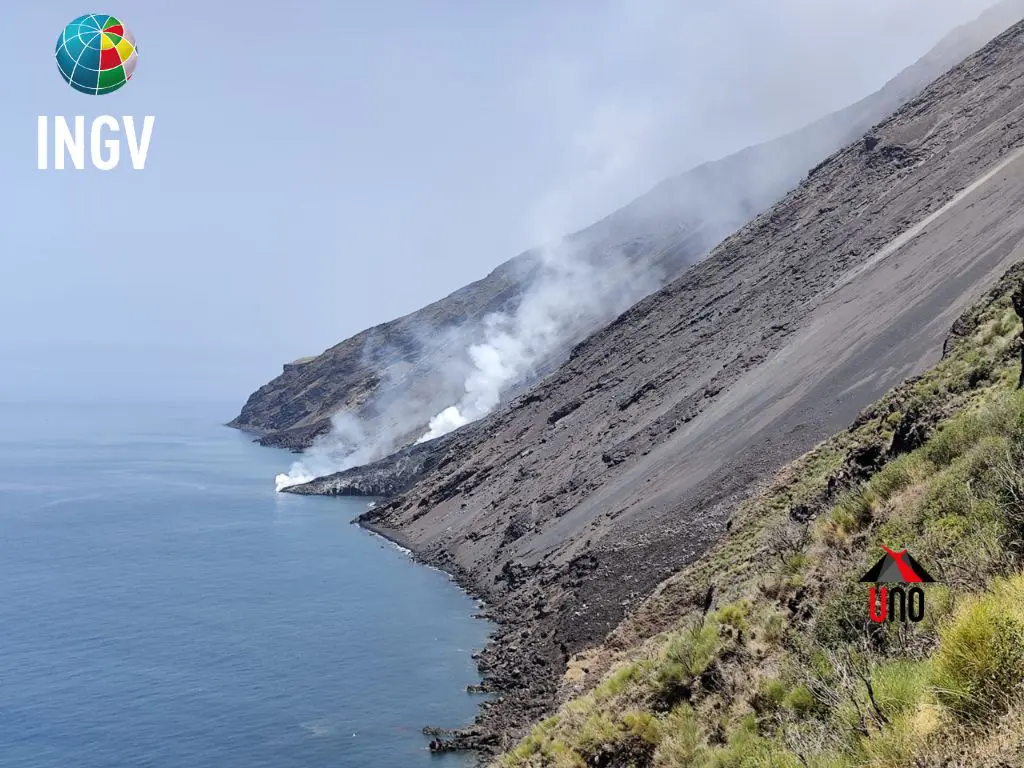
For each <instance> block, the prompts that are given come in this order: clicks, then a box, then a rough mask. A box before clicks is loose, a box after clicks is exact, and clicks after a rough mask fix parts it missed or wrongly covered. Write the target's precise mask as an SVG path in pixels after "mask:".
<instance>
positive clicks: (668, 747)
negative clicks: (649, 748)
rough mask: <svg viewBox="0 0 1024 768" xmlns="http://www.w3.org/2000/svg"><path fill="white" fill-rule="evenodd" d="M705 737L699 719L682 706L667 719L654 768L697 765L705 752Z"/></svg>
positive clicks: (680, 767) (678, 767) (656, 753)
mask: <svg viewBox="0 0 1024 768" xmlns="http://www.w3.org/2000/svg"><path fill="white" fill-rule="evenodd" d="M703 741H704V739H703V736H702V734H701V728H700V725H699V724H698V723H697V717H696V715H694V713H693V710H692V709H691V708H690V707H689V705H687V704H682V705H680V706H678V707H676V708H675V709H673V710H672V712H671V713H670V714H669V716H668V717H667V718H665V722H664V724H663V725H662V739H661V743H660V744H659V745H658V748H657V749H656V750H655V752H654V760H653V765H654V768H682V767H683V766H690V765H694V764H697V759H698V757H699V756H700V754H701V753H702V752H703Z"/></svg>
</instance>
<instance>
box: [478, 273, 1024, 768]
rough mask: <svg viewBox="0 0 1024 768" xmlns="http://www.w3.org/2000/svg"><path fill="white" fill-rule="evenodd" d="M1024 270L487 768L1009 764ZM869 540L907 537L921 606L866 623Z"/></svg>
mask: <svg viewBox="0 0 1024 768" xmlns="http://www.w3.org/2000/svg"><path fill="white" fill-rule="evenodd" d="M1022 274H1024V269H1016V268H1015V269H1014V270H1011V273H1010V274H1009V275H1008V276H1007V277H1006V278H1004V280H1003V281H1002V282H1001V283H1000V286H999V287H998V289H997V290H995V291H993V292H992V294H990V295H989V296H988V297H987V298H986V300H985V301H983V302H981V303H979V305H977V306H976V307H974V308H972V309H971V310H970V311H969V312H968V313H966V314H965V315H964V316H963V317H962V318H961V319H960V320H959V321H958V323H957V326H956V335H954V336H953V337H951V343H950V345H949V348H948V349H947V354H946V356H945V358H944V359H943V360H942V361H941V362H939V363H938V364H937V365H936V366H935V367H934V368H932V369H931V370H930V371H928V372H927V373H925V374H924V375H923V376H920V377H918V378H916V379H912V380H910V381H907V382H905V383H904V384H903V385H901V386H899V387H897V388H896V389H894V390H893V391H892V392H890V393H889V394H888V395H886V396H885V397H884V398H883V399H882V400H880V401H879V402H878V403H876V404H875V405H874V406H872V407H871V408H868V409H866V410H865V411H864V412H863V413H862V414H861V416H860V417H859V418H858V419H857V421H856V422H855V424H854V425H853V426H852V427H851V428H850V429H849V430H848V431H846V432H843V433H841V434H839V435H836V436H835V437H833V438H832V439H830V440H828V441H826V442H825V443H823V444H821V445H819V446H818V447H817V448H815V449H814V450H813V451H811V452H810V453H808V454H807V455H806V456H803V457H802V458H800V459H799V460H797V461H796V462H794V463H793V464H791V465H790V466H789V467H786V468H785V469H783V470H782V471H781V472H780V473H779V474H778V476H777V477H776V478H775V480H774V481H773V483H772V484H771V485H770V487H768V488H767V489H766V490H765V491H764V492H763V493H761V494H760V495H759V496H758V497H756V498H754V499H751V500H749V501H748V502H746V503H744V504H743V505H742V506H741V508H740V509H739V510H738V512H737V514H736V516H735V517H734V520H733V523H734V524H733V526H732V530H731V531H730V534H729V535H728V536H727V538H726V539H725V540H723V541H722V542H721V543H720V544H719V545H718V546H717V547H716V548H715V549H714V550H712V551H711V552H709V553H708V554H707V555H706V556H705V557H704V558H702V559H701V560H700V561H699V562H698V563H696V564H694V566H692V567H691V568H688V569H687V570H685V571H684V572H682V573H680V574H677V575H676V576H673V577H672V578H671V579H670V580H669V581H668V582H666V584H665V585H663V588H662V589H660V590H658V591H657V592H656V593H655V594H654V595H652V596H651V598H649V599H648V601H647V602H646V603H645V604H644V605H643V606H641V608H640V609H639V610H638V611H637V612H636V613H635V614H634V615H633V616H631V617H630V618H629V619H628V620H627V622H626V624H627V625H628V626H625V627H624V628H620V630H622V633H623V634H622V636H624V637H630V638H640V639H642V642H639V643H638V644H637V645H636V647H634V648H633V649H632V650H631V651H629V652H626V653H623V652H613V651H611V650H607V651H605V652H604V656H603V657H601V655H600V654H597V655H595V656H594V658H604V660H605V661H604V667H603V669H605V670H607V672H606V673H605V674H604V675H603V678H602V679H601V681H600V682H599V683H598V684H596V685H594V686H593V687H591V689H590V690H589V692H588V693H586V694H584V695H581V696H579V697H577V698H575V699H572V700H570V701H568V702H567V703H566V704H565V705H563V706H562V707H561V709H560V710H559V712H558V713H557V714H556V715H555V716H554V717H552V718H550V719H548V720H546V721H544V722H543V723H541V724H539V725H538V726H536V727H535V728H534V729H533V731H532V732H531V733H530V735H529V736H528V737H527V738H526V739H524V740H523V741H522V742H521V743H520V744H519V745H518V746H516V747H515V748H514V749H512V751H510V752H508V753H507V754H505V755H504V756H502V757H501V758H500V759H499V761H498V763H497V765H499V766H502V768H543V767H547V766H551V767H553V768H586V767H587V766H633V767H634V768H646V767H648V766H652V767H654V768H682V766H699V768H729V767H735V768H791V767H792V768H798V767H806V768H856V767H861V766H925V765H936V766H938V765H947V764H948V765H954V764H956V765H992V766H995V765H1009V764H1020V762H1021V760H1022V758H1024V694H1022V689H1024V573H1021V565H1020V562H1019V555H1020V554H1021V552H1022V551H1024V393H1022V392H1018V391H1016V390H1015V385H1016V380H1017V375H1018V372H1019V367H1018V366H1019V364H1018V363H1017V362H1016V360H1017V354H1018V351H1017V346H1016V345H1017V344H1018V343H1019V342H1017V340H1016V334H1017V333H1018V332H1019V331H1020V322H1019V320H1018V319H1017V317H1016V315H1015V314H1014V312H1013V310H1012V308H1011V306H1010V302H1009V293H1010V291H1011V289H1012V288H1013V287H1014V286H1015V284H1016V282H1017V281H1019V280H1020V279H1021V275H1022ZM881 545H885V546H888V547H890V548H894V549H902V548H903V547H904V546H908V547H909V548H910V549H911V551H912V553H913V555H914V557H915V558H916V559H917V560H918V561H919V562H920V563H922V564H923V565H924V566H925V567H926V568H927V569H928V570H929V571H930V572H931V574H932V575H933V576H934V577H935V578H936V580H937V581H938V582H939V583H937V584H933V585H927V586H926V587H925V594H926V612H925V618H924V620H922V621H920V622H917V623H914V622H907V623H900V622H890V623H886V624H875V623H872V622H871V621H869V620H868V618H867V608H868V605H867V587H866V585H863V584H860V583H859V579H860V577H861V575H862V574H863V573H864V572H865V571H867V570H868V568H870V567H871V565H872V564H873V563H874V562H875V561H876V560H878V558H879V557H880V556H881V555H882V549H881ZM710 585H713V586H714V588H715V592H714V594H715V607H714V609H713V610H711V611H709V612H707V613H705V611H704V606H703V599H702V597H703V595H704V594H705V592H706V590H707V587H708V586H710ZM644 638H646V639H644Z"/></svg>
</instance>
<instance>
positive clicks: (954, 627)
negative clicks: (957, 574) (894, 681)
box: [932, 574, 1024, 720]
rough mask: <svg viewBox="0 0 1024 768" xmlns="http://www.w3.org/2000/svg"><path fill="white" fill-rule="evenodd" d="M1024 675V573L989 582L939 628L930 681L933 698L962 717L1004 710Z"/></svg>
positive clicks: (990, 713) (978, 717) (988, 714)
mask: <svg viewBox="0 0 1024 768" xmlns="http://www.w3.org/2000/svg"><path fill="white" fill-rule="evenodd" d="M1022 681H1024V575H1021V574H1018V575H1016V576H1013V577H1012V578H1010V579H1008V580H1007V579H1002V580H998V581H996V582H994V583H993V584H992V586H991V587H990V589H989V591H988V592H987V593H985V594H983V595H980V596H977V597H974V598H970V599H968V600H967V601H966V602H965V603H964V604H963V605H961V606H960V608H959V610H957V611H956V612H955V614H954V615H953V617H952V618H951V619H950V620H949V621H948V622H947V623H946V624H945V625H944V626H943V627H942V628H941V629H940V630H939V647H938V650H937V651H936V653H935V657H934V667H933V674H932V682H933V684H934V686H935V688H936V696H937V698H938V700H939V701H940V702H941V703H942V704H943V705H944V706H946V707H947V708H948V709H950V710H952V711H953V712H954V713H956V714H957V715H958V716H960V717H961V718H962V719H966V720H977V719H981V718H985V717H989V716H991V715H994V714H998V713H999V712H1001V711H1003V710H1004V709H1005V708H1006V706H1007V704H1008V702H1009V697H1010V694H1011V693H1012V691H1013V689H1014V688H1015V687H1016V686H1017V685H1018V684H1020V683H1021V682H1022Z"/></svg>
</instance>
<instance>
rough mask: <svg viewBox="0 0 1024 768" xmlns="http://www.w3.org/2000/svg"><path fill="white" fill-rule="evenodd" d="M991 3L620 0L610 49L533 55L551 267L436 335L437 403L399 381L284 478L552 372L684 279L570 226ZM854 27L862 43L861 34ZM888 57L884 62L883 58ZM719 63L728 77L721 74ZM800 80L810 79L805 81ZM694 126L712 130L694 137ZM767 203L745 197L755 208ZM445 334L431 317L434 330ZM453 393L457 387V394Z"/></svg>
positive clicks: (462, 415) (756, 135)
mask: <svg viewBox="0 0 1024 768" xmlns="http://www.w3.org/2000/svg"><path fill="white" fill-rule="evenodd" d="M986 4H987V0H899V2H896V3H893V2H883V1H882V0H871V2H869V3H867V5H866V6H864V7H863V8H862V7H860V6H858V7H856V8H854V7H852V6H851V7H850V8H849V9H846V10H842V12H841V13H840V9H837V8H836V7H833V6H828V5H827V4H826V5H825V6H822V5H821V4H820V3H807V2H806V0H781V1H780V2H779V3H775V4H767V5H765V4H752V5H751V10H750V14H749V18H748V17H747V15H742V16H741V17H737V16H736V15H735V14H730V13H722V14H715V13H711V12H710V11H708V12H707V14H706V15H703V16H700V17H699V19H698V21H699V22H700V23H701V24H702V25H703V26H702V30H703V31H702V34H700V35H694V34H693V30H692V29H691V27H690V25H687V24H680V23H676V22H678V18H677V16H678V14H679V13H681V11H680V10H679V9H680V8H682V7H683V6H680V5H679V4H677V3H669V2H667V1H666V0H646V1H645V2H637V3H622V4H619V5H613V6H612V9H613V12H610V13H609V15H608V19H607V23H602V25H600V26H602V28H603V27H606V29H604V34H606V35H607V39H604V40H603V41H602V42H603V44H599V45H594V46H591V47H592V48H593V49H594V50H600V51H602V56H600V57H596V58H595V59H594V60H593V61H591V60H589V59H581V60H579V61H576V60H574V59H573V58H572V56H571V55H566V56H563V53H564V52H563V51H550V52H548V53H549V54H550V55H546V56H541V57H539V58H538V59H537V61H535V62H533V64H534V65H535V68H536V71H535V72H534V71H533V68H532V67H531V68H530V72H529V73H527V75H526V77H525V80H526V82H524V83H523V86H524V88H523V90H524V92H528V93H529V98H530V99H531V101H532V102H534V103H531V111H532V112H533V113H535V114H538V115H542V116H545V117H550V118H551V119H550V121H549V122H550V124H548V123H545V124H544V125H543V126H541V127H540V128H539V129H540V130H545V131H547V130H550V131H552V132H553V133H555V134H557V138H558V139H560V140H561V141H562V143H563V148H564V150H565V151H564V157H563V158H561V160H562V161H564V165H563V166H562V168H561V169H560V170H559V171H556V173H555V176H556V178H557V179H558V181H557V182H556V183H554V184H552V185H551V186H550V191H549V193H548V194H547V195H546V196H544V197H543V198H542V199H541V200H540V201H539V202H538V204H537V205H536V206H535V208H534V211H533V214H534V215H533V217H532V222H531V223H532V226H531V227H529V228H528V231H529V233H530V234H531V236H532V237H531V240H532V241H533V242H543V243H548V245H546V246H545V247H543V248H541V249H539V250H538V251H536V252H535V253H534V254H533V258H535V259H536V261H537V265H536V269H535V275H534V277H533V279H532V281H531V282H530V283H529V285H528V287H527V288H526V290H525V293H524V295H523V296H522V298H521V301H520V302H519V304H518V306H516V307H515V308H514V309H511V310H508V311H506V312H499V313H496V314H492V315H490V316H488V317H487V318H485V319H484V320H483V321H482V322H480V323H474V324H473V325H472V327H463V328H459V329H455V330H453V331H445V333H448V334H450V335H449V336H448V337H446V339H445V341H444V343H443V344H440V343H436V342H434V341H430V342H427V343H428V344H433V346H430V347H429V349H430V352H429V354H430V355H434V356H442V357H440V358H437V357H435V359H443V360H445V361H446V363H447V365H446V370H445V371H444V372H443V374H442V375H441V378H443V379H444V380H443V381H438V382H437V384H438V386H437V389H436V391H435V393H434V395H435V402H430V403H428V402H410V401H409V400H410V399H409V398H408V397H407V396H406V392H405V390H404V389H403V388H402V387H401V381H400V380H396V381H389V382H387V383H386V385H384V386H382V387H381V388H380V389H379V390H378V393H377V396H378V402H376V403H375V409H376V413H377V414H378V415H379V414H381V413H383V414H385V415H386V416H387V419H386V421H383V426H381V423H379V422H381V419H379V418H377V416H376V415H375V418H374V422H373V427H372V428H368V427H366V426H364V425H363V424H361V423H360V422H359V420H358V419H357V418H356V417H354V416H352V415H350V414H347V413H342V414H339V415H338V416H336V417H335V418H334V420H333V426H332V429H331V432H330V433H329V435H327V436H325V437H324V438H322V439H319V440H317V442H316V443H315V444H314V446H313V447H312V448H310V449H309V450H308V451H307V452H306V453H305V454H304V456H303V457H302V459H301V460H299V461H296V462H295V463H294V464H293V465H292V467H291V469H290V471H289V472H288V473H285V474H280V475H278V476H277V478H276V486H277V489H278V490H281V489H282V488H284V487H287V486H290V485H295V484H297V483H302V482H307V481H309V480H312V479H314V478H316V477H321V476H323V475H327V474H331V473H333V472H338V471H342V470H345V469H348V468H351V467H355V466H359V465H362V464H366V463H369V462H371V461H374V460H376V459H379V458H382V457H383V456H385V455H387V454H388V453H391V452H393V451H394V450H396V449H398V448H399V447H401V446H402V445H403V444H406V443H407V442H408V441H409V440H410V439H411V437H415V436H416V435H417V434H418V435H419V437H418V438H417V440H416V441H417V442H420V443H421V442H425V441H427V440H431V439H434V438H438V437H441V436H443V435H445V434H448V433H449V432H452V431H453V430H455V429H458V428H459V427H462V426H464V425H466V424H468V423H470V422H473V421H476V420H477V419H480V418H483V417H484V416H486V415H487V414H489V413H491V412H492V411H493V410H494V409H495V408H496V407H498V406H499V404H500V403H501V401H502V399H503V397H506V396H507V395H508V392H509V390H510V389H511V388H512V387H514V386H515V385H517V384H519V383H521V382H523V381H525V380H528V379H529V378H531V377H532V376H535V375H536V374H538V373H539V371H538V370H537V369H538V366H539V365H540V364H542V363H546V362H549V361H551V360H552V359H556V358H557V356H558V355H559V354H562V355H564V354H567V353H568V350H569V348H570V347H571V345H572V344H575V343H577V342H579V341H581V340H582V339H583V338H585V337H586V335H587V334H588V333H590V332H592V331H593V329H595V328H597V327H599V326H600V325H601V324H603V323H606V322H608V321H610V320H611V319H613V318H614V317H615V316H616V315H618V314H620V313H621V312H623V311H625V310H626V309H628V308H629V307H630V306H631V305H632V304H634V303H635V302H636V301H638V300H639V299H640V298H642V297H643V296H644V295H646V294H648V293H650V292H651V291H653V290H655V289H657V288H658V287H659V286H660V285H661V283H662V281H663V279H664V278H666V277H669V276H668V275H661V274H656V273H652V272H650V271H648V272H644V271H643V270H640V269H638V267H637V264H636V263H634V262H633V261H632V260H631V259H630V258H628V257H627V255H626V254H625V253H622V252H615V251H614V250H611V251H609V250H605V251H603V252H595V250H594V249H593V247H592V244H589V243H586V242H585V241H581V240H578V239H574V238H568V239H564V238H561V235H563V234H564V233H565V232H567V231H571V230H573V229H574V228H577V227H578V226H580V225H581V224H584V223H586V222H588V221H593V220H594V218H596V217H597V216H598V215H600V214H599V212H601V211H607V210H610V209H611V208H614V207H615V206H616V205H621V204H622V202H624V201H626V200H628V199H630V198H631V197H632V196H634V195H636V194H639V193H640V192H642V191H643V190H645V189H647V188H649V185H650V184H651V183H652V180H656V179H658V178H661V177H664V176H666V175H667V174H668V173H670V172H671V171H673V170H680V169H682V168H686V167H689V166H691V165H694V164H696V163H697V162H699V161H700V160H703V159H705V158H706V157H708V156H721V155H723V154H726V153H727V152H729V151H734V150H735V149H737V148H739V147H742V146H745V145H747V144H751V143H754V142H756V141H763V140H765V139H767V138H769V137H770V136H772V135H778V134H780V133H782V132H784V131H789V130H792V129H793V128H796V127H797V126H799V125H802V124H805V123H806V122H809V121H810V120H811V119H813V118H815V117H817V116H818V115H820V114H822V113H824V112H825V111H828V110H831V109H836V108H838V107H840V106H842V105H843V104H844V103H848V102H849V100H852V96H853V94H859V95H863V94H864V93H867V92H869V91H870V90H871V89H873V88H875V87H877V86H878V83H872V84H870V88H869V87H868V83H862V84H859V85H856V86H855V85H854V83H855V82H856V81H857V78H859V77H861V75H860V74H859V73H861V71H862V70H863V69H864V67H863V66H859V65H858V66H854V64H858V63H859V64H863V63H864V62H871V61H874V57H873V56H872V51H865V50H864V46H863V45H862V43H863V41H864V40H869V39H874V38H873V37H872V35H873V34H874V32H876V31H877V30H890V29H894V28H897V27H898V25H895V26H894V24H892V23H890V22H892V21H893V20H899V19H903V20H913V21H914V24H913V25H911V26H910V27H907V29H914V30H917V29H918V28H919V27H920V24H919V23H918V22H919V21H920V17H921V12H922V10H923V9H925V8H927V9H929V11H928V15H927V18H928V19H929V20H930V23H931V24H932V28H933V31H932V32H930V33H926V32H921V33H920V35H919V37H920V39H918V40H917V42H916V45H918V46H920V47H922V50H926V48H927V45H930V44H931V43H932V42H934V40H931V39H929V35H931V34H934V35H935V36H937V35H938V34H939V33H940V32H941V31H942V30H943V29H946V28H948V25H951V24H952V23H953V22H954V21H960V20H966V19H968V18H970V17H971V15H972V11H971V10H970V9H967V8H966V6H968V5H973V6H975V11H976V10H980V9H981V8H983V7H984V6H985V5H986ZM794 20H798V21H799V22H800V23H798V24H793V23H791V22H793V21H794ZM898 28H899V29H901V30H902V29H904V28H903V27H898ZM766 30H768V31H770V32H772V34H766ZM869 32H870V33H871V34H869ZM915 34H916V33H915ZM910 36H911V35H909V33H907V32H903V31H901V32H893V33H892V35H891V37H892V39H891V40H889V41H888V42H887V46H888V48H891V49H893V50H897V49H899V50H902V48H901V47H898V46H896V45H895V43H896V42H900V43H902V42H904V38H907V37H910ZM847 37H851V39H853V38H855V39H856V40H857V41H858V44H857V45H850V44H847V43H846V42H844V41H845V40H846V38H847ZM897 38H898V39H897ZM591 42H593V41H591ZM837 42H838V43H843V44H842V45H834V43H837ZM879 47H880V50H884V49H886V46H879ZM588 50H589V48H588ZM833 50H836V51H838V52H842V53H843V54H844V55H845V56H846V57H847V59H846V60H845V61H844V60H840V59H836V61H834V62H832V68H831V69H828V68H823V69H822V71H821V73H820V76H818V77H815V78H813V79H811V80H808V78H807V77H806V73H807V66H806V63H807V62H808V61H832V58H833V57H831V56H830V55H824V54H826V53H828V54H831V52H832V51H833ZM605 54H606V55H605ZM901 55H905V54H901ZM890 56H891V51H890ZM906 63H909V62H908V61H905V62H903V64H906ZM894 64H895V60H894ZM613 65H614V66H613ZM885 68H886V67H884V66H881V65H880V71H881V70H884V69H885ZM707 71H712V72H714V73H715V77H714V78H706V77H705V75H704V74H703V73H705V72H707ZM614 72H632V73H633V75H634V78H633V82H632V85H637V84H642V85H644V87H643V88H640V87H635V88H634V87H628V88H627V87H623V86H624V85H626V84H627V83H620V84H619V86H620V87H618V88H615V87H610V86H609V85H608V84H607V83H608V82H609V78H610V77H611V74H612V73H614ZM697 73H701V74H699V76H698V74H697ZM843 73H846V74H843ZM851 73H853V74H851ZM878 74H879V73H877V72H876V75H878ZM840 76H841V77H840ZM794 82H800V83H801V84H802V87H801V88H800V89H794V88H793V87H792V84H793V83H794ZM839 86H842V87H839ZM723 94H726V95H728V94H736V98H735V99H731V98H724V97H723ZM840 94H841V95H840ZM837 99H838V101H836V100H837ZM843 100H847V101H845V102H844V101H843ZM691 135H693V136H696V137H697V138H699V139H700V140H699V141H697V140H695V141H690V140H689V137H690V136H691ZM775 164H776V165H777V166H778V167H775V165H773V166H772V167H771V168H761V169H753V170H750V169H748V174H749V176H750V178H751V179H757V178H758V176H757V174H761V175H762V176H766V175H770V174H776V175H777V174H778V173H779V172H780V169H786V168H787V165H786V158H775ZM702 193H703V190H702ZM688 204H690V205H691V206H693V205H701V206H702V207H704V206H706V207H707V210H702V211H701V214H702V215H703V216H704V217H705V219H706V220H709V221H718V220H723V219H724V220H730V221H731V220H732V219H733V218H735V217H736V216H737V215H738V213H737V212H736V211H731V210H722V201H721V200H720V199H719V197H718V196H716V194H715V191H714V190H708V191H707V193H706V194H700V195H698V196H697V197H696V200H695V202H694V201H691V203H688ZM752 213H753V212H752V211H743V212H742V216H739V221H741V222H742V221H745V220H746V219H747V218H749V216H750V215H751V214H752ZM711 244H713V243H711ZM711 244H709V245H711ZM649 269H650V267H649V266H648V270H649ZM436 332H437V329H432V328H425V329H423V334H424V336H429V335H431V334H434V333H436ZM427 354H428V353H424V356H426V355H427ZM382 365H383V364H382ZM385 378H386V376H385ZM460 391H461V395H459V394H457V393H459V392H460ZM382 393H383V394H382ZM441 393H446V394H447V395H448V396H449V397H452V398H453V400H454V401H453V402H450V403H449V404H447V405H444V402H445V401H444V400H443V399H442V398H443V397H444V395H443V394H441ZM442 406H443V407H442Z"/></svg>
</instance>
